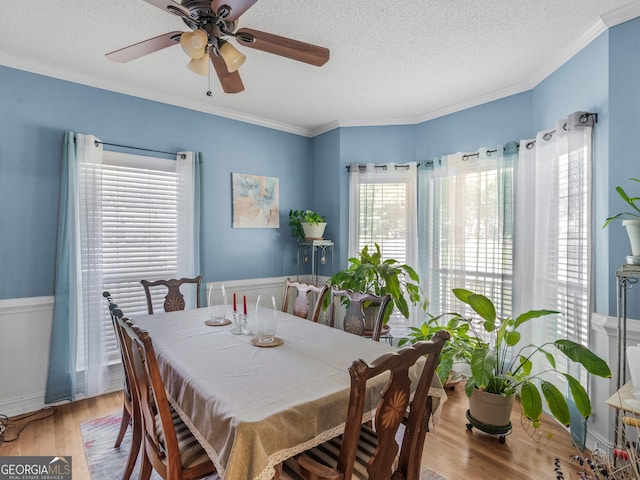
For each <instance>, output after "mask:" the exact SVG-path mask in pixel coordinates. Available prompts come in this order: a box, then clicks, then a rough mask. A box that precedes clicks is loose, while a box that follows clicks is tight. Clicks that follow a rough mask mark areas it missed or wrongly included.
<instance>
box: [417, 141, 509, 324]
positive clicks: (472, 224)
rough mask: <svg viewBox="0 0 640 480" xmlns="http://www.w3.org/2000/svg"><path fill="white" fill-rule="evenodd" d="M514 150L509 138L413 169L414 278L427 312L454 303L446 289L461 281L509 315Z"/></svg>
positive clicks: (457, 307) (450, 308) (453, 307)
mask: <svg viewBox="0 0 640 480" xmlns="http://www.w3.org/2000/svg"><path fill="white" fill-rule="evenodd" d="M516 155H517V148H516V145H515V144H510V145H508V146H507V147H505V148H503V147H502V146H500V147H498V148H496V149H493V150H487V149H482V150H480V151H479V153H478V154H467V155H463V154H455V155H447V156H445V157H442V158H441V159H438V160H436V161H435V162H434V163H431V164H430V165H428V166H427V168H426V169H424V170H421V175H420V190H421V200H420V224H421V232H420V233H421V247H422V248H423V249H424V250H423V251H424V252H425V254H424V257H425V261H424V263H423V264H422V265H421V278H424V279H425V281H424V283H425V287H424V288H425V290H426V291H427V295H428V297H429V301H430V311H431V312H432V313H434V314H439V313H442V312H453V311H458V310H460V308H461V305H460V304H459V302H457V300H456V298H455V297H454V295H453V293H452V289H454V288H465V289H467V290H471V291H473V292H475V293H481V294H483V295H485V296H487V297H489V298H491V299H492V301H493V302H494V304H495V305H496V309H497V310H498V312H499V315H502V316H507V315H511V311H512V297H513V293H512V292H513V287H512V283H513V248H514V246H513V233H514V232H513V225H514V224H513V206H514V201H513V168H514V167H513V163H514V159H515V158H516ZM469 313H470V312H469Z"/></svg>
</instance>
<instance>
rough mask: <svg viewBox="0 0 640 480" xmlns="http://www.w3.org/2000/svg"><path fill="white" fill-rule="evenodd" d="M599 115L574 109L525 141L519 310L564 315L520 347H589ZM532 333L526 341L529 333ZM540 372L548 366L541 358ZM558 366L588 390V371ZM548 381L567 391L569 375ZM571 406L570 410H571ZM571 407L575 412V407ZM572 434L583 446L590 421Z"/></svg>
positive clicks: (540, 326) (532, 328)
mask: <svg viewBox="0 0 640 480" xmlns="http://www.w3.org/2000/svg"><path fill="white" fill-rule="evenodd" d="M592 130H593V116H592V115H589V114H586V113H584V112H576V113H574V114H572V115H570V116H569V117H567V118H566V119H562V120H559V121H558V122H557V125H556V128H555V129H553V130H549V131H544V132H539V133H538V134H537V136H536V139H535V140H524V141H522V142H521V144H520V155H519V160H518V171H517V183H516V192H517V198H516V215H515V218H516V247H517V248H516V257H515V265H514V271H515V272H516V275H515V279H514V299H515V309H516V312H517V313H522V312H526V311H528V310H530V309H549V310H557V311H558V312H561V314H559V315H552V316H546V317H542V318H540V319H536V320H533V321H531V322H529V324H528V327H529V329H528V332H524V331H522V332H521V333H523V339H522V343H523V344H526V343H527V342H528V341H529V340H530V341H531V342H532V343H533V344H534V345H543V344H544V343H546V342H551V341H554V340H556V339H559V338H566V339H569V340H573V341H574V342H578V343H581V344H583V345H585V346H588V345H589V314H590V312H591V309H592V308H591V307H592V305H591V302H592V300H591V288H592V281H591V258H592V255H591V248H592V239H591V229H592V218H591V215H592V212H591V210H592V205H591V202H592V199H591V197H592V193H591V192H592V179H591V171H592ZM525 333H528V337H529V338H526V336H525V335H524V334H525ZM532 360H533V361H534V367H533V368H534V371H538V372H544V371H545V370H546V369H547V368H548V364H547V362H546V359H545V358H544V357H543V356H542V355H536V356H535V357H534V358H533V359H532ZM556 360H557V361H558V364H557V367H558V370H559V371H564V372H566V373H569V374H571V375H573V376H574V377H576V378H578V379H579V380H580V382H581V383H582V385H584V386H585V387H586V386H588V378H587V374H586V371H584V369H582V368H581V367H580V366H579V365H577V364H574V363H568V362H566V361H565V358H564V356H562V355H557V356H556ZM545 379H546V380H547V381H549V382H552V383H553V384H555V385H556V386H557V387H558V388H560V390H561V391H563V390H564V391H566V390H567V389H568V386H567V385H566V382H565V379H564V377H563V376H558V375H550V374H547V375H545ZM570 407H571V405H570ZM571 408H573V407H571ZM571 434H572V437H573V441H574V442H575V443H576V445H578V446H582V447H583V446H584V444H585V439H586V423H585V422H584V421H582V420H581V419H578V417H577V416H576V417H575V419H574V416H573V415H572V422H571Z"/></svg>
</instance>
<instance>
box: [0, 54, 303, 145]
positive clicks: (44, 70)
mask: <svg viewBox="0 0 640 480" xmlns="http://www.w3.org/2000/svg"><path fill="white" fill-rule="evenodd" d="M0 65H4V66H6V67H10V68H15V69H17V70H23V71H27V72H30V73H35V74H38V75H43V76H46V77H52V78H56V79H58V80H64V81H67V82H72V83H78V84H81V85H85V86H89V87H93V88H99V89H101V90H107V91H110V92H115V93H120V94H123V95H130V96H133V97H137V98H142V99H145V100H151V101H154V102H160V103H164V104H167V105H173V106H176V107H182V108H187V109H189V110H195V111H198V112H202V113H208V114H210V115H215V116H218V117H223V118H227V119H230V120H236V121H239V122H244V123H250V124H252V125H258V126H261V127H266V128H270V129H273V130H280V131H283V132H287V133H293V134H295V135H301V136H305V137H309V136H311V132H310V130H309V129H307V128H302V127H298V126H295V125H289V124H285V123H281V122H276V121H274V120H270V119H267V118H262V117H257V116H253V115H248V114H245V113H242V112H237V111H234V110H230V109H226V108H222V107H216V106H211V105H210V106H206V107H203V104H202V103H199V102H193V101H189V100H184V99H181V98H178V97H175V96H172V95H167V94H164V93H159V92H153V91H149V90H143V89H141V88H136V87H133V86H131V85H127V84H124V83H120V82H111V81H108V80H103V79H96V78H95V77H91V76H88V75H82V74H80V73H77V72H72V71H69V70H65V69H61V68H56V67H52V66H48V65H41V64H38V63H35V62H29V61H25V60H23V59H20V58H16V57H13V56H10V55H6V54H2V53H0Z"/></svg>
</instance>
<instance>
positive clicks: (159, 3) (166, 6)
mask: <svg viewBox="0 0 640 480" xmlns="http://www.w3.org/2000/svg"><path fill="white" fill-rule="evenodd" d="M144 1H145V2H147V3H150V4H151V5H153V6H154V7H158V8H161V9H162V10H165V11H167V12H169V13H173V14H174V15H178V16H179V17H186V18H188V19H190V20H193V18H192V17H191V12H190V11H189V9H188V8H186V7H183V6H182V5H180V4H179V3H177V2H174V1H173V0H144Z"/></svg>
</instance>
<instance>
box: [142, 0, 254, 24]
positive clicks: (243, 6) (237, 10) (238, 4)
mask: <svg viewBox="0 0 640 480" xmlns="http://www.w3.org/2000/svg"><path fill="white" fill-rule="evenodd" d="M147 1H149V0H147ZM257 1H258V0H213V2H211V10H213V11H214V12H216V13H218V15H221V16H222V17H223V18H224V19H225V20H229V21H231V22H233V21H235V20H237V19H238V17H240V15H242V14H243V13H244V12H246V11H247V10H249V9H250V8H251V7H252V6H253V5H254V4H255V3H256V2H257ZM220 7H224V10H222V11H220ZM226 11H228V12H229V13H228V14H227V15H225V14H224V12H226Z"/></svg>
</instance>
